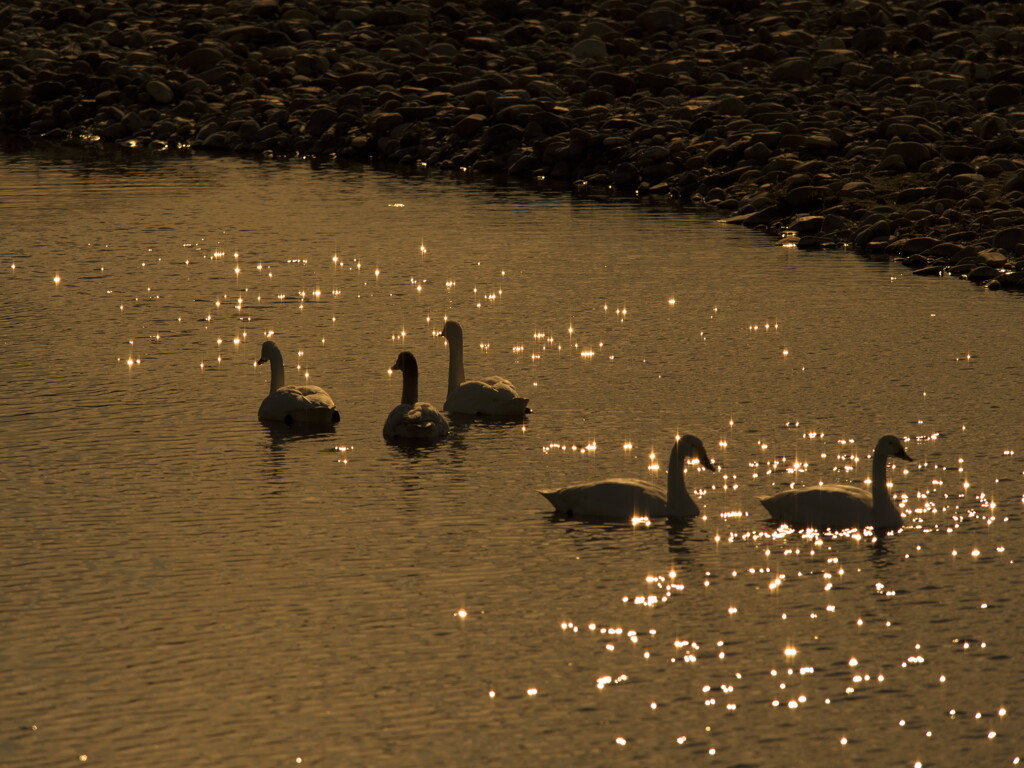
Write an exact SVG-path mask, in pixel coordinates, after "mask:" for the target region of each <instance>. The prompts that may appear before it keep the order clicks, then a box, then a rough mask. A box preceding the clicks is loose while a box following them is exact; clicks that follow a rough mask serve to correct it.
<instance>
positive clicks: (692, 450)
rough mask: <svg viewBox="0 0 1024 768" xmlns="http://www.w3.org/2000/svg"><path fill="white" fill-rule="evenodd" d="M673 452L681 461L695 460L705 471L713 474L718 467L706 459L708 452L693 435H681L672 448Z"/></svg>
mask: <svg viewBox="0 0 1024 768" xmlns="http://www.w3.org/2000/svg"><path fill="white" fill-rule="evenodd" d="M672 451H673V452H677V451H678V453H679V457H680V458H681V459H697V460H698V461H700V463H701V464H702V465H703V466H704V468H705V469H708V470H711V471H712V472H715V471H717V470H718V467H716V466H715V464H714V462H712V461H711V459H709V458H708V452H707V451H706V450H704V443H702V442H701V440H700V438H699V437H695V436H694V435H683V436H682V437H681V438H679V442H677V443H676V444H675V446H674V447H673V448H672Z"/></svg>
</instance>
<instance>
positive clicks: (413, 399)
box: [384, 352, 448, 442]
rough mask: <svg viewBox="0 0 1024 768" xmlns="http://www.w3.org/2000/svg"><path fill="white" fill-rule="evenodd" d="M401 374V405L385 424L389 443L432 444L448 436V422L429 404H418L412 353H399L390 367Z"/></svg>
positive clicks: (417, 366)
mask: <svg viewBox="0 0 1024 768" xmlns="http://www.w3.org/2000/svg"><path fill="white" fill-rule="evenodd" d="M391 370H393V371H401V372H402V402H401V404H399V405H396V406H395V407H394V408H393V409H392V410H391V413H389V414H388V418H387V420H386V421H385V422H384V439H385V440H388V441H392V440H394V441H415V442H432V441H434V440H440V439H441V438H442V437H444V436H445V435H447V434H448V419H446V418H445V417H444V414H442V413H440V412H438V410H437V409H436V408H434V406H432V405H431V404H430V403H424V402H420V401H419V378H420V374H419V365H418V364H417V362H416V357H415V356H414V355H413V354H412V352H402V353H400V354H399V355H398V359H397V360H395V364H394V365H392V366H391Z"/></svg>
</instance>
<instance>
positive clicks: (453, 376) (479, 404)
mask: <svg viewBox="0 0 1024 768" xmlns="http://www.w3.org/2000/svg"><path fill="white" fill-rule="evenodd" d="M441 335H442V336H444V337H445V338H446V339H447V340H448V396H447V398H446V399H445V401H444V409H445V410H446V411H448V412H449V413H464V414H468V415H470V416H506V417H518V416H523V415H524V414H525V413H526V412H527V408H526V405H527V403H529V402H530V401H529V400H528V399H527V398H525V397H520V396H519V393H518V392H516V388H515V387H514V386H512V382H510V381H509V380H508V379H505V378H502V377H501V376H488V377H487V378H484V379H474V380H472V381H467V380H466V369H465V366H464V364H463V351H462V326H461V325H459V324H458V323H457V322H455V321H454V320H449V321H448V322H446V323H445V324H444V330H442V331H441Z"/></svg>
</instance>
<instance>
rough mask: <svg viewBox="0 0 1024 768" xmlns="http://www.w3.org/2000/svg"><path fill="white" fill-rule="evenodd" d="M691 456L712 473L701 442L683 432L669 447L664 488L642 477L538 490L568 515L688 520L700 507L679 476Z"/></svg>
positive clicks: (607, 518) (594, 517)
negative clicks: (669, 456) (670, 452)
mask: <svg viewBox="0 0 1024 768" xmlns="http://www.w3.org/2000/svg"><path fill="white" fill-rule="evenodd" d="M691 458H692V459H698V460H699V461H700V463H701V464H703V465H704V467H706V468H707V469H709V470H711V471H712V472H713V471H715V469H716V467H715V465H714V464H713V463H712V462H711V459H709V458H708V454H707V452H706V451H705V450H704V444H703V443H702V442H701V441H700V440H699V439H698V438H696V437H694V436H693V435H684V436H683V437H682V439H680V440H679V441H678V442H676V444H675V445H674V446H672V456H671V458H670V459H669V462H668V487H667V489H664V490H663V489H661V488H658V487H656V486H654V485H651V484H650V483H646V482H643V481H642V480H631V479H624V478H617V477H616V478H609V479H607V480H598V481H596V482H591V483H579V484H577V485H568V486H566V487H564V488H556V489H553V490H542V491H540V494H541V495H542V496H543V497H544V498H546V499H547V500H548V501H550V502H551V504H552V505H553V506H554V508H555V511H556V512H559V513H561V514H564V515H568V516H578V517H587V518H593V519H601V520H631V519H632V518H634V517H649V518H655V517H667V518H669V519H688V518H691V517H694V516H696V515H699V514H700V507H698V506H697V502H695V501H694V500H693V499H691V498H690V494H689V493H687V491H686V481H685V480H684V478H683V462H684V461H685V460H686V459H691Z"/></svg>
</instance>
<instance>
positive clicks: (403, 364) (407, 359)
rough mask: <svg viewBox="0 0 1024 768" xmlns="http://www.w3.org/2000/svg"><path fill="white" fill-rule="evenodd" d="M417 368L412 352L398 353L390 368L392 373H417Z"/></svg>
mask: <svg viewBox="0 0 1024 768" xmlns="http://www.w3.org/2000/svg"><path fill="white" fill-rule="evenodd" d="M418 368H419V366H418V365H417V364H416V357H415V356H414V355H413V353H412V352H399V353H398V359H397V360H395V362H394V365H392V366H391V370H392V371H402V372H403V373H417V371H418Z"/></svg>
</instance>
